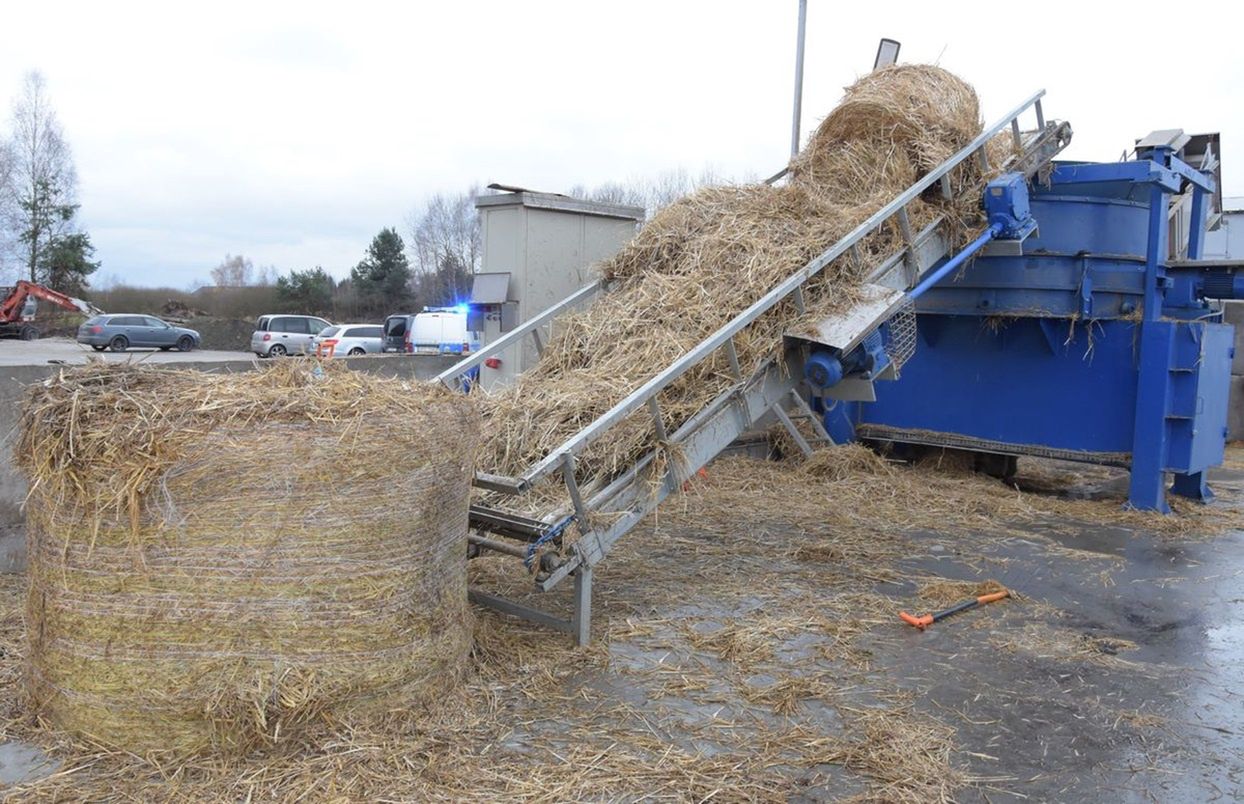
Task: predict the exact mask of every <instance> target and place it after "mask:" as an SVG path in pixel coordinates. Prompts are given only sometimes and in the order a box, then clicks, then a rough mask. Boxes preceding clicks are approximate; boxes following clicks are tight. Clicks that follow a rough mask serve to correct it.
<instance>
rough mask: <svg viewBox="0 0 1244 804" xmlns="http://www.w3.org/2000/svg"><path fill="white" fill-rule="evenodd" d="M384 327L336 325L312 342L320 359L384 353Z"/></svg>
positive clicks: (376, 325)
mask: <svg viewBox="0 0 1244 804" xmlns="http://www.w3.org/2000/svg"><path fill="white" fill-rule="evenodd" d="M383 344H384V327H383V326H381V325H380V324H334V325H333V326H331V327H325V328H324V330H323V331H322V332H320V334H319V335H316V336H315V340H314V341H312V348H313V350H314V351H315V353H316V354H317V355H319V356H320V357H342V356H346V357H357V356H359V355H368V354H379V353H380V352H382V351H384V349H383Z"/></svg>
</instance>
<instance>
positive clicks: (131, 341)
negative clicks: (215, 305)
mask: <svg viewBox="0 0 1244 804" xmlns="http://www.w3.org/2000/svg"><path fill="white" fill-rule="evenodd" d="M200 340H201V338H200V337H199V333H197V332H195V331H194V330H192V329H186V328H185V327H175V326H173V325H171V324H166V323H165V322H163V321H161V320H160V319H158V318H155V317H154V316H149V315H133V314H128V313H122V314H111V315H97V316H95V317H94V318H92V319H90V320H88V321H87V322H86V323H84V324H83V325H82V326H80V327H78V343H85V344H87V345H88V346H90V347H91V348H92V349H94V350H95V351H97V352H102V351H104V350H105V349H111V350H112V351H114V352H124V351H125V350H126V349H129V348H130V347H133V346H137V347H146V348H153V349H174V348H176V349H180V350H181V351H183V352H189V351H190V350H191V349H197V348H198V346H199V341H200Z"/></svg>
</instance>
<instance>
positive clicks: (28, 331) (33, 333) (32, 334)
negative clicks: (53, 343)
mask: <svg viewBox="0 0 1244 804" xmlns="http://www.w3.org/2000/svg"><path fill="white" fill-rule="evenodd" d="M17 337H19V338H21V339H22V340H23V341H33V340H38V338H39V330H38V329H36V328H35V327H34V325H33V324H27V325H25V326H24V327H22V328H21V329H20V330H18V333H17Z"/></svg>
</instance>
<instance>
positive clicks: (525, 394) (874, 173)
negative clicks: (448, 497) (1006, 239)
mask: <svg viewBox="0 0 1244 804" xmlns="http://www.w3.org/2000/svg"><path fill="white" fill-rule="evenodd" d="M980 131H981V122H980V115H979V111H978V106H977V99H976V94H975V92H974V91H973V90H972V88H971V87H970V86H969V85H967V84H966V83H964V82H963V81H962V80H960V79H959V78H957V77H955V76H954V75H952V74H950V73H948V72H946V71H945V70H942V69H940V68H938V67H932V66H926V65H901V66H893V67H888V68H885V69H883V70H880V71H878V72H875V73H872V74H870V75H868V76H866V77H865V78H862V79H860V80H859V81H858V82H857V83H856V84H855V85H853V86H852V87H850V88H848V89H847V91H846V96H845V98H844V99H843V101H842V103H841V104H840V105H839V106H838V107H837V108H836V109H835V110H834V111H833V112H832V113H831V114H830V115H829V117H827V118H826V119H825V121H824V122H823V123H822V124H821V125H820V127H819V128H818V129H817V131H816V132H815V134H813V136H812V137H811V139H810V140H809V142H808V145H807V147H806V148H804V150H803V151H802V152H801V153H800V154H799V155H798V156H796V157H795V159H794V160H793V161H792V163H791V175H790V181H789V182H788V183H787V184H786V185H784V186H768V185H764V184H749V185H742V186H731V187H713V188H708V189H703V190H700V191H698V192H696V193H694V194H692V195H690V196H688V197H686V198H684V199H682V200H680V201H677V202H675V203H673V204H671V205H670V206H668V207H666V208H664V209H663V210H661V211H660V212H659V213H658V214H657V215H656V216H655V217H654V218H653V219H652V220H651V221H650V222H649V223H648V224H647V225H645V226H644V227H643V229H642V230H641V231H640V233H639V234H638V236H637V237H636V238H635V239H634V240H633V241H632V242H631V243H630V244H629V245H628V246H626V247H625V248H623V249H622V251H621V252H619V253H618V254H617V255H616V256H614V257H613V258H611V259H609V260H606V261H605V262H604V263H603V264H602V265H600V266H599V270H600V271H601V273H602V274H603V276H605V277H607V278H609V279H610V280H611V283H612V284H611V288H610V291H609V292H608V293H606V294H604V295H603V296H602V297H600V298H598V299H597V300H596V301H595V302H594V303H593V304H592V305H591V306H590V307H588V308H587V309H586V310H583V311H581V312H577V313H572V314H568V315H566V316H564V317H563V318H562V319H561V320H559V322H558V324H557V326H556V328H555V331H554V334H553V337H552V339H551V342H550V343H549V344H548V345H547V347H546V348H545V351H544V355H543V357H542V359H541V360H540V362H539V363H538V364H537V365H536V366H535V367H534V368H532V369H530V370H529V371H527V372H526V373H524V375H523V376H522V377H520V378H519V380H518V382H516V383H515V384H514V385H513V386H512V387H510V388H508V389H505V390H502V391H498V392H496V393H492V394H490V395H486V396H485V397H484V399H483V413H484V416H485V423H484V447H483V450H482V454H481V466H480V468H481V469H483V470H486V471H492V472H498V473H502V474H510V475H516V474H521V473H522V472H523V471H524V470H525V469H527V468H528V467H529V466H530V465H532V464H533V463H535V462H536V461H538V460H540V459H541V458H543V457H544V456H545V455H546V454H548V453H549V452H550V451H551V450H553V449H554V448H556V447H557V446H558V445H559V444H560V443H561V442H563V441H564V440H565V439H566V438H568V437H569V436H571V435H573V434H574V433H575V432H576V431H577V430H579V429H580V428H582V427H584V426H585V425H587V424H589V423H590V422H592V421H593V420H595V419H596V418H597V417H598V416H600V415H601V414H603V413H604V412H606V411H607V410H608V409H609V408H610V407H612V406H613V405H614V404H616V403H617V402H618V401H620V400H621V399H622V398H623V397H624V396H625V395H626V394H628V393H629V392H631V391H633V390H634V389H636V388H638V387H639V386H640V385H642V384H643V383H644V382H646V381H647V380H649V379H650V378H651V377H653V376H654V375H655V374H656V373H658V372H659V371H661V370H662V369H663V368H665V367H666V366H667V365H669V364H670V363H672V362H673V361H674V360H675V359H677V358H678V357H680V356H681V355H683V354H684V353H685V352H687V351H688V350H690V349H691V348H692V347H693V346H695V345H696V344H697V343H698V342H700V341H701V340H703V339H704V338H706V337H707V336H709V335H710V334H711V333H713V332H714V331H715V330H717V329H718V328H720V327H721V326H723V325H724V324H726V323H727V322H728V321H729V320H730V319H731V318H733V317H734V316H736V315H737V314H739V313H740V312H742V311H743V310H744V309H746V308H747V307H748V306H749V305H750V304H752V303H753V302H755V301H756V300H758V299H759V298H760V297H761V296H763V295H764V294H765V293H766V292H768V291H769V290H770V289H772V288H773V287H774V286H775V285H777V284H778V283H779V282H781V281H782V280H783V279H785V278H786V277H788V276H789V275H790V274H792V273H793V272H794V271H795V270H797V269H798V268H800V267H801V266H803V265H804V264H805V263H807V262H808V261H809V260H810V259H812V258H813V257H816V256H817V255H819V254H820V253H821V252H822V251H824V250H825V249H826V248H828V247H829V246H831V245H833V243H835V242H836V241H837V240H839V239H840V238H841V237H842V236H843V235H845V234H846V233H847V232H849V231H850V230H851V229H853V228H854V227H855V226H857V225H858V224H860V223H861V222H862V221H864V220H865V219H866V218H867V217H868V216H869V215H871V214H872V213H874V212H876V211H877V210H878V209H879V208H880V207H881V206H883V205H884V204H885V203H886V202H887V201H889V200H890V199H892V198H893V197H894V196H895V195H897V194H898V193H900V192H901V191H902V190H904V189H906V188H907V187H909V186H910V185H911V184H913V183H914V182H916V181H917V180H918V179H919V177H920V176H921V175H922V174H923V173H924V172H927V171H928V170H929V169H930V168H932V167H935V166H936V165H938V164H939V163H941V162H942V161H944V160H945V159H946V158H947V157H949V156H950V155H951V154H953V153H954V152H955V151H956V150H958V149H960V148H961V147H963V146H964V145H966V144H967V143H968V142H970V141H971V140H972V138H974V137H975V136H977V135H978V134H979V133H980ZM950 178H951V182H952V186H953V188H954V190H955V195H956V198H959V199H961V200H959V201H956V202H954V203H947V202H944V201H942V200H941V198H940V196H938V195H937V194H935V193H934V194H930V195H929V197H927V198H921V199H918V200H916V201H913V202H912V204H911V205H910V206H909V208H908V212H909V215H910V217H911V222H912V225H913V226H914V227H917V228H919V227H922V226H924V225H926V224H928V223H929V222H931V221H932V220H933V219H934V218H935V217H936V216H938V215H947V217H948V218H949V219H950V221H951V223H952V227H951V228H952V230H953V231H954V232H956V233H957V234H959V235H964V234H966V233H967V232H968V231H969V230H970V229H972V228H974V227H977V226H978V225H979V212H978V210H977V206H978V203H977V202H978V199H979V196H973V195H972V193H969V192H966V190H967V189H968V188H969V187H974V186H976V185H978V184H979V182H980V180H981V175H980V172H979V166H978V165H977V163H976V161H975V160H969V161H968V162H967V163H964V164H963V165H961V166H960V167H958V168H956V170H955V171H954V172H953V173H952V174H951V177H950ZM900 243H901V240H900V233H899V232H898V231H895V230H893V227H889V226H887V227H885V228H883V229H881V230H879V231H877V232H876V233H874V234H873V235H872V236H870V237H869V238H867V239H866V240H865V241H864V242H863V243H862V244H861V249H860V251H861V254H862V255H863V258H864V259H863V260H862V262H861V263H860V264H856V263H853V262H852V261H851V260H850V259H847V258H844V259H839V260H837V261H835V262H834V263H833V264H831V265H830V266H829V267H827V268H826V269H825V271H824V272H823V273H822V275H821V276H820V277H819V278H818V279H817V280H816V281H814V282H813V283H812V284H811V286H810V288H809V289H808V292H807V293H806V294H805V295H806V298H807V301H808V304H809V307H810V313H809V317H817V316H821V317H823V316H824V315H826V314H828V313H829V312H832V311H834V310H838V309H841V308H842V307H844V306H845V305H847V304H848V303H850V302H851V301H852V300H853V299H854V298H855V297H856V293H857V289H858V286H859V285H860V283H861V281H862V278H863V276H864V275H865V274H866V273H867V272H868V271H869V270H871V268H872V267H873V266H874V265H875V264H876V263H877V261H878V260H880V259H882V258H884V257H886V256H889V254H891V253H892V252H893V251H895V250H896V249H897V248H898V247H899V245H900ZM799 319H800V316H799V315H798V313H797V312H796V310H795V309H794V306H793V303H792V302H787V303H784V304H782V305H779V307H777V308H776V309H774V310H772V311H770V312H769V313H768V314H767V315H765V316H763V317H762V318H761V319H759V320H758V321H756V322H755V323H754V324H753V325H752V326H751V327H749V328H748V329H746V330H745V331H744V332H743V333H741V334H740V335H739V337H738V338H736V346H737V349H738V354H739V357H740V360H741V362H742V363H743V369H744V371H749V370H751V369H752V368H754V367H755V366H757V365H758V364H759V363H760V362H761V361H763V360H764V359H765V358H767V357H769V356H771V355H773V354H775V352H776V350H777V349H778V347H779V345H780V343H781V333H782V331H783V330H785V329H788V328H790V327H792V326H795V325H797V322H798V321H799ZM733 381H734V380H733V378H732V376H731V374H730V367H729V365H728V362H727V359H726V357H725V356H724V354H718V355H717V356H716V357H714V358H712V359H709V360H706V361H704V362H703V363H701V364H700V365H699V366H697V367H696V368H695V369H693V370H692V371H690V372H689V373H688V374H687V375H685V376H684V377H682V378H681V379H680V380H678V381H676V382H675V383H674V384H673V385H672V386H670V387H669V388H667V389H666V390H665V391H664V392H663V393H662V394H661V395H660V405H661V409H662V411H663V412H664V416H665V419H666V421H665V425H666V428H667V430H668V431H670V432H672V431H673V430H674V429H676V428H677V427H678V426H680V425H681V424H683V422H685V421H686V420H687V419H688V418H689V417H690V416H691V415H692V414H693V413H695V412H696V411H697V410H699V409H700V408H701V407H703V405H705V404H706V403H707V402H708V401H709V400H710V399H712V398H713V397H714V396H716V395H717V394H719V393H720V392H721V391H722V390H724V389H725V388H726V387H728V385H730V384H731V383H732V382H733ZM655 446H656V437H655V434H654V432H653V427H652V423H651V420H650V419H649V417H648V413H647V412H646V411H642V412H641V413H639V414H637V415H635V416H632V417H631V418H630V419H629V420H627V421H625V422H623V423H622V424H621V425H620V426H618V427H616V428H614V429H613V430H611V431H610V433H609V435H608V437H606V438H604V439H602V440H601V441H599V442H598V443H596V444H594V445H592V446H591V447H590V448H588V449H587V450H586V451H585V453H584V454H583V455H582V456H580V458H579V467H580V474H581V480H584V479H586V480H591V479H599V478H602V477H606V478H607V477H611V476H613V475H615V474H616V473H617V472H619V471H620V470H622V469H623V468H625V467H626V466H629V465H630V464H631V463H632V462H633V461H635V460H636V459H637V458H639V457H640V456H642V455H643V454H644V453H645V452H647V451H648V450H650V449H652V448H653V447H655Z"/></svg>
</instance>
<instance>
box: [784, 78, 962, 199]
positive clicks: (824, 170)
mask: <svg viewBox="0 0 1244 804" xmlns="http://www.w3.org/2000/svg"><path fill="white" fill-rule="evenodd" d="M980 130H981V118H980V103H979V101H978V99H977V97H976V91H975V90H973V89H972V87H971V85H970V84H968V83H967V82H966V81H964V80H962V79H961V78H959V77H957V76H956V75H954V74H953V73H951V72H949V71H947V70H943V69H942V68H940V67H935V66H933V65H931V64H897V65H891V66H889V67H884V68H882V69H880V70H877V71H875V72H872V73H869V74H868V75H866V76H864V77H863V78H861V79H860V80H858V81H856V82H855V83H854V84H852V85H851V86H849V87H847V89H846V95H845V96H844V97H843V99H842V102H841V103H839V104H838V106H836V107H835V108H834V110H833V111H832V112H830V113H829V116H828V117H826V118H825V120H824V121H822V122H821V124H820V126H818V127H817V129H816V132H815V133H814V134H813V135H812V138H811V139H810V140H809V142H808V145H807V147H806V148H804V149H803V151H801V152H800V153H799V155H798V156H797V157H796V158H795V160H794V162H793V163H792V165H791V168H792V172H793V174H794V176H795V178H796V179H800V178H806V177H807V176H808V175H809V174H812V175H815V176H825V175H832V174H833V173H834V172H835V171H836V170H838V169H839V168H838V167H835V166H836V165H838V163H840V162H841V161H842V154H841V152H840V146H841V145H842V144H843V143H849V142H865V143H869V144H870V145H871V146H872V148H874V149H879V150H880V151H881V152H882V153H885V152H887V151H889V150H892V149H893V147H894V146H898V147H899V148H901V149H902V150H904V151H905V153H906V156H907V158H908V159H909V160H910V162H911V164H912V165H913V166H914V168H915V169H916V170H917V171H919V172H924V171H928V170H931V169H933V168H934V167H936V166H937V165H939V164H941V163H942V162H944V161H945V160H946V159H947V158H949V157H950V156H951V155H952V154H953V153H954V152H955V151H956V150H958V149H959V148H962V147H963V146H964V145H967V144H968V143H969V142H971V141H972V138H973V137H975V136H976V135H977V134H979V133H980ZM906 184H910V182H907V183H905V184H903V185H901V186H900V189H901V188H902V186H906Z"/></svg>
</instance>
